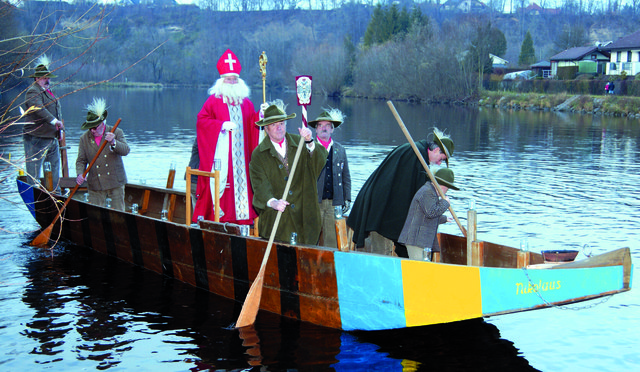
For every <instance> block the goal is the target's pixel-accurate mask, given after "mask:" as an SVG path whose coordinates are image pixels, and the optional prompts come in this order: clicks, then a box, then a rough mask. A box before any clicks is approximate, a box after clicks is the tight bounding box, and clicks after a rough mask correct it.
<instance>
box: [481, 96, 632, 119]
mask: <svg viewBox="0 0 640 372" xmlns="http://www.w3.org/2000/svg"><path fill="white" fill-rule="evenodd" d="M573 97H574V96H573V95H570V94H567V93H560V94H540V93H513V92H499V91H483V92H482V93H480V99H479V100H478V105H479V106H487V107H498V108H503V109H513V110H545V111H554V110H559V111H571V112H577V113H583V114H594V115H611V116H624V117H630V118H640V97H628V96H616V95H610V96H604V95H600V96H591V95H581V96H577V97H576V98H575V99H573V100H572V101H571V102H570V103H568V104H567V105H566V107H563V106H565V105H563V104H564V103H565V102H567V100H570V99H572V98H573Z"/></svg>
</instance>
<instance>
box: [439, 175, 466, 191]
mask: <svg viewBox="0 0 640 372" xmlns="http://www.w3.org/2000/svg"><path fill="white" fill-rule="evenodd" d="M435 179H436V181H438V184H439V185H443V186H447V187H448V188H450V189H453V190H460V189H459V188H458V187H456V186H454V185H453V184H451V183H449V181H447V180H444V179H442V178H440V177H438V176H435Z"/></svg>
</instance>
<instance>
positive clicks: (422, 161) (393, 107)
mask: <svg viewBox="0 0 640 372" xmlns="http://www.w3.org/2000/svg"><path fill="white" fill-rule="evenodd" d="M387 105H389V108H390V109H391V112H392V113H393V116H395V118H396V121H398V125H400V128H401V129H402V132H403V133H404V135H405V137H407V141H409V144H411V148H413V151H414V152H415V153H416V155H417V156H418V159H419V160H420V163H422V166H423V167H424V170H426V171H427V175H428V176H429V179H430V180H431V182H432V183H433V184H434V185H435V186H436V190H437V191H438V194H440V197H441V198H443V199H444V192H443V191H442V189H441V188H440V185H438V181H436V179H435V177H433V174H432V173H431V170H430V169H429V165H427V162H425V161H424V157H422V154H421V153H420V150H418V147H417V146H416V143H415V142H413V138H411V134H410V133H409V131H408V130H407V127H405V125H404V122H403V121H402V118H401V117H400V115H399V114H398V111H396V108H395V106H393V102H391V101H387ZM449 212H451V216H453V219H454V220H456V223H457V224H458V227H459V228H460V231H462V235H463V236H464V237H465V238H466V237H467V230H465V228H464V226H462V224H461V223H460V220H459V219H458V216H456V213H455V212H454V211H453V208H452V207H451V204H449Z"/></svg>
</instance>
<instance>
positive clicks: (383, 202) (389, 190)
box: [347, 140, 429, 247]
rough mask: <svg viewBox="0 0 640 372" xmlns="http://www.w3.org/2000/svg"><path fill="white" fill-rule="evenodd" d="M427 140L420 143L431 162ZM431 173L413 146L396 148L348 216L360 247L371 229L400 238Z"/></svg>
mask: <svg viewBox="0 0 640 372" xmlns="http://www.w3.org/2000/svg"><path fill="white" fill-rule="evenodd" d="M427 145H428V142H427V141H426V140H422V141H418V142H416V147H418V150H419V151H420V153H421V154H422V157H423V158H424V160H425V162H426V163H427V165H428V164H429V156H428V154H427ZM427 180H428V176H427V172H426V171H425V170H424V167H423V166H422V164H421V163H420V160H418V156H416V154H415V152H414V151H413V149H412V148H411V145H410V144H408V143H406V144H404V145H401V146H398V147H396V148H395V149H393V150H392V151H391V152H390V153H389V155H387V157H386V158H385V159H384V160H383V161H382V163H381V164H380V165H379V166H378V168H377V169H376V170H375V171H374V172H373V173H372V174H371V176H369V178H368V179H367V181H366V182H365V183H364V185H363V186H362V188H361V189H360V192H359V193H358V196H357V197H356V200H355V202H354V203H353V207H352V209H351V212H350V214H349V217H348V218H347V225H349V227H350V228H351V229H353V232H354V234H353V241H354V242H355V243H356V245H357V246H358V247H363V246H364V240H365V238H366V237H367V235H368V234H369V232H371V231H375V232H377V233H378V234H380V235H382V236H384V237H385V238H387V239H391V240H393V241H397V240H398V237H399V236H400V232H401V231H402V227H403V226H404V221H405V220H406V218H407V213H409V206H410V205H411V200H412V199H413V195H415V193H416V192H417V191H418V190H419V189H420V187H422V186H423V185H424V184H425V182H427Z"/></svg>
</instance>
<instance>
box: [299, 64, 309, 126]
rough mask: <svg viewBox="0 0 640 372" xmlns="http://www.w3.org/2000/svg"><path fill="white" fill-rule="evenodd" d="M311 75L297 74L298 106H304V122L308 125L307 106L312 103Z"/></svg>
mask: <svg viewBox="0 0 640 372" xmlns="http://www.w3.org/2000/svg"><path fill="white" fill-rule="evenodd" d="M311 80H312V78H311V76H309V75H300V76H296V96H297V97H298V106H302V124H304V126H305V128H306V127H307V106H309V105H310V104H311Z"/></svg>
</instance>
